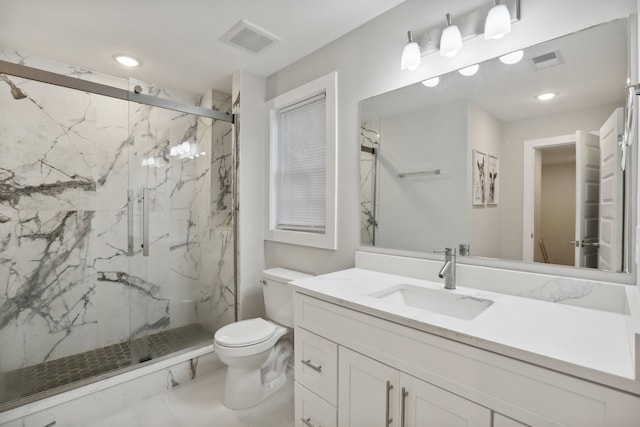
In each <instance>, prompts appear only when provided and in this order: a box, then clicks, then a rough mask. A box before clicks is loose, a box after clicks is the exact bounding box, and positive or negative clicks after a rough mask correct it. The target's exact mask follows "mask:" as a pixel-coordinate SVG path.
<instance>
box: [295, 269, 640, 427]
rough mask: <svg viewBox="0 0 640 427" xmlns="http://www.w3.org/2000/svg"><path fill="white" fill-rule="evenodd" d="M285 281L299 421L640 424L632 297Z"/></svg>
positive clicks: (340, 279)
mask: <svg viewBox="0 0 640 427" xmlns="http://www.w3.org/2000/svg"><path fill="white" fill-rule="evenodd" d="M421 262H423V263H426V264H428V263H429V261H427V260H421ZM433 264H435V263H433ZM356 265H358V262H356ZM433 267H435V265H434V266H431V267H429V268H433ZM409 270H411V269H407V271H409ZM427 270H428V268H427ZM426 277H430V276H426ZM433 277H434V278H435V277H436V276H435V275H434V276H433ZM463 277H469V275H468V274H467V275H466V276H465V275H464V274H463ZM294 284H295V285H296V289H295V290H296V293H295V294H294V310H295V358H296V361H295V366H296V385H295V393H296V426H301V427H312V426H315V427H318V426H322V427H331V426H336V425H340V426H342V427H347V426H368V427H375V426H385V427H386V426H401V427H413V426H425V425H433V426H457V425H461V426H494V427H512V426H552V425H553V426H556V425H557V426H576V427H586V426H594V427H596V426H598V427H601V426H615V427H622V426H638V425H640V382H639V381H637V380H636V369H635V360H634V350H633V346H634V345H635V344H634V340H635V335H634V331H635V329H634V328H635V327H636V326H637V323H634V322H637V318H634V317H633V316H632V315H631V314H630V313H629V310H628V307H627V309H626V310H625V309H622V310H617V311H616V310H609V309H605V310H603V309H596V308H590V307H588V306H578V305H579V304H578V305H576V304H575V301H574V302H572V303H569V304H567V303H561V302H549V301H544V300H540V299H535V298H530V297H529V298H527V297H522V296H514V295H508V294H505V293H498V292H493V291H489V290H486V289H482V288H477V287H476V288H466V287H464V284H463V283H459V284H458V288H457V289H455V290H445V289H444V286H443V283H441V282H436V281H429V280H421V279H416V278H412V277H407V276H402V275H397V274H388V273H382V272H376V271H371V270H368V269H363V268H354V269H350V270H345V271H341V272H336V273H331V274H327V275H323V276H317V277H314V278H311V279H305V280H301V281H296V282H294ZM623 288H624V287H623ZM565 290H566V287H565ZM600 291H602V290H600ZM629 291H630V292H634V291H635V292H637V290H636V289H635V288H634V289H630V290H629ZM582 294H583V295H584V294H585V292H582ZM578 299H579V298H578Z"/></svg>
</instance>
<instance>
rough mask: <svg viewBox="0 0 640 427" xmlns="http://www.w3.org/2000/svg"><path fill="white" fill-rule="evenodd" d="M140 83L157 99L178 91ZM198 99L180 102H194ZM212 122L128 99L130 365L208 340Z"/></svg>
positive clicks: (209, 335) (204, 118) (144, 92)
mask: <svg viewBox="0 0 640 427" xmlns="http://www.w3.org/2000/svg"><path fill="white" fill-rule="evenodd" d="M132 85H133V86H134V89H135V86H136V85H137V86H138V91H142V93H143V94H149V95H151V96H155V97H159V98H168V97H171V98H173V99H175V98H176V97H180V96H182V97H185V96H188V95H184V94H182V93H179V92H177V91H167V90H160V89H157V88H154V87H153V86H150V87H147V86H145V85H144V84H132ZM198 100H199V99H198V98H193V99H189V98H187V99H181V101H182V102H185V103H187V104H191V105H193V104H195V103H196V102H198ZM212 122H213V119H211V118H206V117H201V116H198V115H195V114H188V113H185V112H182V111H176V110H172V109H165V108H161V107H158V106H149V105H143V104H139V103H136V102H130V106H129V129H130V150H129V153H130V154H129V157H130V162H129V164H130V169H129V192H130V193H129V194H130V197H131V199H132V203H131V206H132V208H131V207H130V209H129V210H130V211H131V210H133V213H132V218H133V225H132V229H133V233H132V234H133V250H132V251H131V252H132V255H131V256H130V257H129V271H130V273H131V275H132V276H133V277H132V278H131V279H132V283H134V284H135V286H132V288H131V290H130V301H129V307H130V315H129V318H130V322H131V325H130V330H131V336H130V342H131V360H132V362H133V363H139V362H145V361H148V360H150V359H155V358H157V357H161V356H164V355H166V354H169V353H172V352H174V351H178V350H182V349H185V348H188V347H190V346H194V345H196V344H199V343H202V342H203V341H206V340H210V339H211V338H212V337H213V334H212V328H211V327H210V326H208V325H207V322H206V321H205V317H206V310H207V308H205V307H206V306H207V301H205V300H206V299H207V296H208V295H207V292H206V289H208V288H210V287H211V283H212V282H213V280H214V278H213V277H208V276H207V275H206V274H203V269H205V268H206V267H205V265H206V264H207V263H208V259H206V255H205V254H204V251H205V248H206V246H207V245H206V243H207V241H208V240H209V239H211V230H210V226H211V224H212V221H211V219H212V218H210V212H211V146H212Z"/></svg>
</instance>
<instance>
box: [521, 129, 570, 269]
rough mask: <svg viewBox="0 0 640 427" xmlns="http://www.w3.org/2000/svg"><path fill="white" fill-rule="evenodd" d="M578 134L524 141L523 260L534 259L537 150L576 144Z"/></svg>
mask: <svg viewBox="0 0 640 427" xmlns="http://www.w3.org/2000/svg"><path fill="white" fill-rule="evenodd" d="M576 143H577V135H576V134H575V133H572V134H569V135H560V136H553V137H550V138H539V139H530V140H526V141H524V161H523V171H522V174H523V180H522V181H523V182H522V260H523V261H533V259H534V253H535V242H534V241H533V232H534V228H535V227H534V225H535V214H534V211H535V193H534V192H535V173H536V150H539V149H541V148H550V147H560V146H563V145H575V144H576Z"/></svg>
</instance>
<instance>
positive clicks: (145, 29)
mask: <svg viewBox="0 0 640 427" xmlns="http://www.w3.org/2000/svg"><path fill="white" fill-rule="evenodd" d="M403 1H404V0H322V1H318V0H55V1H52V0H0V48H7V49H14V50H19V51H21V52H24V53H26V54H30V55H37V56H43V57H46V58H49V59H53V60H57V61H61V62H64V63H67V64H71V65H77V66H80V67H84V68H88V69H90V70H94V71H100V72H103V73H107V74H111V75H115V76H119V77H133V78H136V79H140V80H143V81H147V82H150V83H156V84H158V85H162V86H166V87H172V88H176V89H183V90H187V91H191V92H195V93H204V92H205V91H206V90H207V89H210V88H215V89H218V90H223V91H225V92H230V90H231V74H232V73H233V72H234V71H236V70H246V71H249V72H252V73H254V74H258V75H261V76H269V75H271V74H272V73H274V72H276V71H278V70H280V69H282V68H283V67H285V66H287V65H289V64H291V63H293V62H295V61H297V60H298V59H300V58H302V57H304V56H306V55H308V54H310V53H311V52H313V51H315V50H317V49H318V48H320V47H322V46H324V45H326V44H328V43H330V42H332V41H333V40H336V39H337V38H339V37H341V36H343V35H344V34H346V33H348V32H350V31H351V30H353V29H355V28H357V27H359V26H360V25H362V24H364V23H365V22H367V21H369V20H371V19H373V18H375V17H376V16H378V15H380V14H382V13H384V12H386V11H387V10H389V9H391V8H393V7H394V6H396V5H398V4H400V3H402V2H403ZM241 19H244V20H248V21H250V22H251V23H253V24H255V25H257V26H259V27H261V28H263V29H265V30H267V31H269V32H271V33H273V34H275V35H277V36H278V37H280V39H281V41H280V42H279V43H277V44H276V45H275V46H273V47H271V48H269V49H268V50H266V51H265V52H264V53H262V54H260V55H254V54H252V53H246V52H244V51H241V50H238V49H236V48H233V47H231V46H229V45H227V44H225V43H222V42H221V41H219V39H220V37H221V36H222V35H223V34H224V33H225V32H227V31H228V30H229V29H230V28H231V27H232V26H233V25H234V24H235V23H236V22H238V21H239V20H241ZM116 53H127V54H130V55H132V56H135V57H137V58H138V59H140V60H141V61H142V63H143V65H142V66H141V67H139V68H137V69H123V67H122V66H120V65H118V64H117V63H115V62H114V61H113V59H112V56H113V55H114V54H116Z"/></svg>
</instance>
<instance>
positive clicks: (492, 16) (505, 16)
mask: <svg viewBox="0 0 640 427" xmlns="http://www.w3.org/2000/svg"><path fill="white" fill-rule="evenodd" d="M510 31H511V15H510V14H509V9H508V8H507V6H505V5H504V4H498V5H496V6H494V7H492V8H491V10H489V13H488V14H487V20H486V21H485V23H484V39H485V40H489V39H499V38H502V37H503V36H504V35H505V34H508V33H509V32H510Z"/></svg>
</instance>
